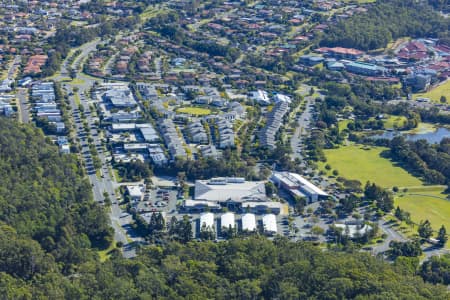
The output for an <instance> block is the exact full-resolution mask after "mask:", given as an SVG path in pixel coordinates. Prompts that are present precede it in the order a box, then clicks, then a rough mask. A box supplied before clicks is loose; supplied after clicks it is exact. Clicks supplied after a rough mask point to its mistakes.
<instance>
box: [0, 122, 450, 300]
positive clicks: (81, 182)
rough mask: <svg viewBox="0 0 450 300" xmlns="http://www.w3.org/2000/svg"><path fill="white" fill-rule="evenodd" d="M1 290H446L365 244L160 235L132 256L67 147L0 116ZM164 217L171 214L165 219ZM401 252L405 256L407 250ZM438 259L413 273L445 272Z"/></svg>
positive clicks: (381, 294)
mask: <svg viewBox="0 0 450 300" xmlns="http://www.w3.org/2000/svg"><path fill="white" fill-rule="evenodd" d="M0 170H1V171H0V172H1V173H0V174H1V176H0V180H1V184H0V293H1V295H2V298H3V299H274V298H278V299H444V298H445V297H447V294H446V291H445V288H444V287H443V286H439V285H437V286H433V285H431V284H426V283H424V282H423V280H422V279H421V278H420V277H418V276H416V275H414V274H415V273H416V272H419V270H418V266H417V265H416V266H415V267H413V268H411V264H397V263H396V264H394V265H389V264H386V263H384V262H383V261H381V260H378V259H376V258H373V257H370V256H369V255H367V254H363V253H359V252H357V253H344V252H333V251H329V252H324V251H322V249H320V248H317V247H315V246H313V245H311V244H308V243H304V242H299V243H293V242H290V241H288V240H286V239H284V238H276V239H275V240H274V241H270V240H268V239H266V238H264V237H258V236H255V237H251V238H247V239H233V240H230V241H228V242H223V243H213V242H187V241H188V240H190V239H176V240H177V241H170V240H169V241H167V243H165V244H164V245H162V246H146V247H143V248H141V250H140V251H139V255H138V256H137V257H136V258H135V259H133V260H127V259H124V258H122V257H121V255H120V251H119V250H113V251H112V252H111V253H110V258H109V259H107V260H106V262H100V260H99V256H98V255H97V252H96V250H97V249H99V248H102V247H106V246H108V244H109V243H110V242H111V231H110V228H109V226H108V225H107V224H108V220H107V217H106V214H105V213H104V211H103V210H102V209H101V208H100V207H98V206H96V205H95V204H94V203H93V201H92V199H91V197H92V196H91V192H90V186H89V184H88V182H87V181H86V179H85V177H84V173H83V171H82V169H81V167H80V165H79V163H78V162H77V159H76V157H75V156H73V155H60V154H59V153H58V150H57V147H56V146H54V145H52V143H51V141H49V140H48V139H46V138H45V137H44V136H43V134H42V132H41V131H40V130H38V129H36V128H34V127H32V126H26V125H16V124H15V123H13V122H12V121H10V120H6V119H3V118H0ZM168 226H170V224H168ZM405 259H406V258H405ZM445 268H446V262H445V261H444V262H440V261H436V262H434V264H433V266H429V265H426V267H424V268H423V270H420V272H421V273H419V274H422V273H423V275H424V277H425V276H426V278H430V281H432V282H436V283H444V282H447V280H448V279H446V277H445V273H443V272H445V270H446V269H445Z"/></svg>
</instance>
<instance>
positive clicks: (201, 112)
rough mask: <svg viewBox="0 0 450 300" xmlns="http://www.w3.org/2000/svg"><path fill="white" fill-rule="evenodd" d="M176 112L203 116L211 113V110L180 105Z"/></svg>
mask: <svg viewBox="0 0 450 300" xmlns="http://www.w3.org/2000/svg"><path fill="white" fill-rule="evenodd" d="M177 112H178V113H182V114H190V115H194V116H205V115H209V114H210V113H211V110H209V109H207V108H201V107H181V108H178V109H177Z"/></svg>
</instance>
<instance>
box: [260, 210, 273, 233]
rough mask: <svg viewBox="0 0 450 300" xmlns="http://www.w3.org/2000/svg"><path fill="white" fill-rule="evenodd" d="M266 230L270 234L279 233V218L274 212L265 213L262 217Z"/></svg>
mask: <svg viewBox="0 0 450 300" xmlns="http://www.w3.org/2000/svg"><path fill="white" fill-rule="evenodd" d="M262 222H263V226H264V231H265V232H266V233H268V234H275V233H277V218H276V217H275V215H274V214H267V215H264V216H263V218H262Z"/></svg>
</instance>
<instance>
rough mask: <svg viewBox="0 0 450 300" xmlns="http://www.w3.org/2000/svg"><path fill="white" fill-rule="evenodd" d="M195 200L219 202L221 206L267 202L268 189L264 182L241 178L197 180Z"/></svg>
mask: <svg viewBox="0 0 450 300" xmlns="http://www.w3.org/2000/svg"><path fill="white" fill-rule="evenodd" d="M195 199H196V200H206V201H217V202H219V203H221V204H241V203H242V202H245V201H265V200H266V187H265V185H264V181H246V180H245V179H244V178H239V177H224V178H212V179H209V180H196V181H195Z"/></svg>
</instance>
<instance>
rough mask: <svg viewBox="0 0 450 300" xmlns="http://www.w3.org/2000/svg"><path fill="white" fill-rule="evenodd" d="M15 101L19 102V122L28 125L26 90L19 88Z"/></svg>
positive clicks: (28, 109) (28, 111)
mask: <svg viewBox="0 0 450 300" xmlns="http://www.w3.org/2000/svg"><path fill="white" fill-rule="evenodd" d="M17 99H18V100H19V103H18V104H19V111H20V114H19V122H21V123H30V107H29V105H28V89H26V88H19V89H18V92H17Z"/></svg>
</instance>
